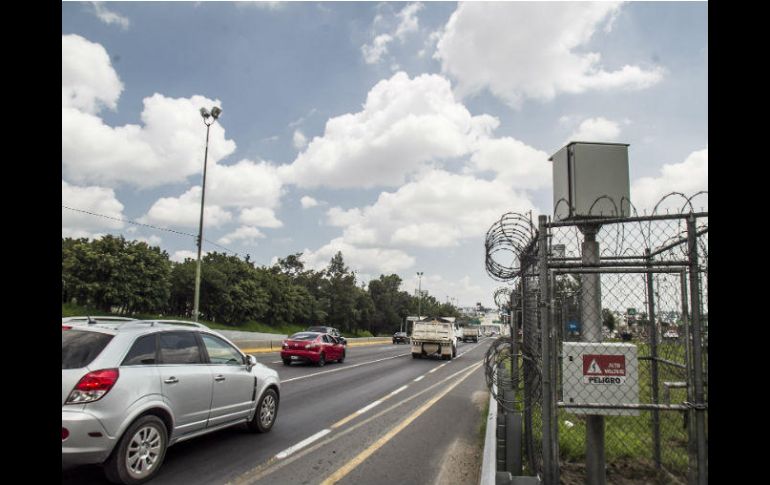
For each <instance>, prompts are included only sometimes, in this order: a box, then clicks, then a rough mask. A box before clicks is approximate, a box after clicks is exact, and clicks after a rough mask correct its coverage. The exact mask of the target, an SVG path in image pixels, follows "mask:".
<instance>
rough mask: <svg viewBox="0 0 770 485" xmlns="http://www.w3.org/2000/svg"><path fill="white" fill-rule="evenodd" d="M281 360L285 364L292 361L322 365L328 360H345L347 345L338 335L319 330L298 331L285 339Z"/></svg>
mask: <svg viewBox="0 0 770 485" xmlns="http://www.w3.org/2000/svg"><path fill="white" fill-rule="evenodd" d="M281 360H283V364H284V365H290V364H291V363H292V362H312V363H314V364H316V365H318V367H322V366H323V365H324V364H326V362H329V361H335V360H336V361H337V362H340V363H342V362H343V361H344V360H345V346H344V345H342V342H340V341H339V340H338V339H337V338H336V337H333V336H331V335H329V334H326V333H319V332H298V333H295V334H294V335H292V336H290V337H289V338H287V339H286V340H284V341H283V348H282V349H281Z"/></svg>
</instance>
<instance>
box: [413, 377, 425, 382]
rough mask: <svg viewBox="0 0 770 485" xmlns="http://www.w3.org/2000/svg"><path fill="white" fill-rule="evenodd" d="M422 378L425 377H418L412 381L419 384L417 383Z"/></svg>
mask: <svg viewBox="0 0 770 485" xmlns="http://www.w3.org/2000/svg"><path fill="white" fill-rule="evenodd" d="M423 377H425V376H420V377H418V378H417V379H415V380H414V382H419V381H421V380H422V378H423Z"/></svg>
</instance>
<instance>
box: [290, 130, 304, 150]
mask: <svg viewBox="0 0 770 485" xmlns="http://www.w3.org/2000/svg"><path fill="white" fill-rule="evenodd" d="M292 141H293V142H294V148H296V149H297V150H302V149H303V148H305V147H306V146H307V138H306V137H305V135H304V134H303V133H302V132H301V131H299V130H294V137H293V138H292Z"/></svg>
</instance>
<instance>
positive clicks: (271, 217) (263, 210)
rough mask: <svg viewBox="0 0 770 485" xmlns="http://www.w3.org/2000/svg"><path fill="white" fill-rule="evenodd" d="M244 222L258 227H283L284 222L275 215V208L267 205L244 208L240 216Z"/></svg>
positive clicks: (240, 219)
mask: <svg viewBox="0 0 770 485" xmlns="http://www.w3.org/2000/svg"><path fill="white" fill-rule="evenodd" d="M238 220H239V221H241V222H242V223H243V224H247V225H250V226H258V227H269V228H276V227H283V222H281V221H279V220H278V219H277V218H276V217H275V212H274V211H273V209H269V208H267V207H251V208H247V209H243V210H242V211H241V215H240V217H239V218H238Z"/></svg>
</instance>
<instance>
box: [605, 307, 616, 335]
mask: <svg viewBox="0 0 770 485" xmlns="http://www.w3.org/2000/svg"><path fill="white" fill-rule="evenodd" d="M602 324H603V325H604V326H605V327H607V328H608V329H609V330H610V332H611V331H613V330H615V315H614V314H613V313H612V311H610V309H609V308H603V309H602Z"/></svg>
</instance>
